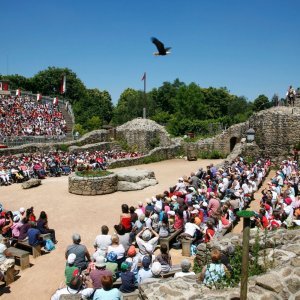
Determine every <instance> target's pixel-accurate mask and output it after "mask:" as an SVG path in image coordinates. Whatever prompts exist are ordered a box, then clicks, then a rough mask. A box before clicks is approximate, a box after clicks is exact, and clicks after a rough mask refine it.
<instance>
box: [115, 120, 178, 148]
mask: <svg viewBox="0 0 300 300" xmlns="http://www.w3.org/2000/svg"><path fill="white" fill-rule="evenodd" d="M116 137H117V140H124V141H126V143H127V144H128V146H129V147H132V148H135V149H137V151H141V152H144V153H147V152H148V151H150V150H152V149H153V148H156V147H166V146H170V145H171V144H172V142H171V139H170V137H169V134H168V133H167V131H166V129H165V128H164V127H163V126H161V125H159V124H157V123H156V122H154V121H152V120H150V119H142V118H137V119H133V120H131V121H129V122H127V123H125V124H123V125H121V126H118V127H117V129H116Z"/></svg>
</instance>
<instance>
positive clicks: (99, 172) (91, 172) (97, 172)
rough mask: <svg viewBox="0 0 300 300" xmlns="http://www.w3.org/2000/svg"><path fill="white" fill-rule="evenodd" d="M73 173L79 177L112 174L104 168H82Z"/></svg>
mask: <svg viewBox="0 0 300 300" xmlns="http://www.w3.org/2000/svg"><path fill="white" fill-rule="evenodd" d="M75 174H76V175H77V176H81V177H103V176H108V175H110V174H112V172H109V171H105V170H82V171H76V172H75Z"/></svg>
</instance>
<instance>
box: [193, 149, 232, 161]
mask: <svg viewBox="0 0 300 300" xmlns="http://www.w3.org/2000/svg"><path fill="white" fill-rule="evenodd" d="M226 156H227V155H226V154H224V153H222V152H220V151H218V150H211V151H201V152H200V153H199V154H198V157H199V158H201V159H219V158H226Z"/></svg>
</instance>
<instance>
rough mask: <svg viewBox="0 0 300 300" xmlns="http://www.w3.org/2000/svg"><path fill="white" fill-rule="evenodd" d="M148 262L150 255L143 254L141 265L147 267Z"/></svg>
mask: <svg viewBox="0 0 300 300" xmlns="http://www.w3.org/2000/svg"><path fill="white" fill-rule="evenodd" d="M150 264H151V259H150V257H149V256H148V255H145V256H144V257H143V260H142V265H143V267H144V268H149V266H150Z"/></svg>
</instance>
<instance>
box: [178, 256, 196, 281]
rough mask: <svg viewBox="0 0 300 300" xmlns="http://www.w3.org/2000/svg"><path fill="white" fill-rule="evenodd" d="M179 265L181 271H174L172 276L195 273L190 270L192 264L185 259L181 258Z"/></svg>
mask: <svg viewBox="0 0 300 300" xmlns="http://www.w3.org/2000/svg"><path fill="white" fill-rule="evenodd" d="M180 266H181V272H176V273H175V274H174V278H178V277H184V276H189V275H195V273H194V272H190V268H191V266H192V265H191V263H190V262H189V261H188V260H187V259H184V260H182V261H181V264H180Z"/></svg>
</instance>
